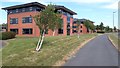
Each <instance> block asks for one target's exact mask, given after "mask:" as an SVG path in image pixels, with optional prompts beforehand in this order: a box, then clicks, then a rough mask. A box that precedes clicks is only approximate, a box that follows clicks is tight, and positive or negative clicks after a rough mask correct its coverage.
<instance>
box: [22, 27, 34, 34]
mask: <svg viewBox="0 0 120 68" xmlns="http://www.w3.org/2000/svg"><path fill="white" fill-rule="evenodd" d="M22 34H32V28H24V29H23V31H22Z"/></svg>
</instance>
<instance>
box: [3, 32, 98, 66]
mask: <svg viewBox="0 0 120 68" xmlns="http://www.w3.org/2000/svg"><path fill="white" fill-rule="evenodd" d="M96 35H97V34H84V35H80V38H79V39H78V38H77V35H74V36H56V37H45V40H44V43H43V46H42V48H41V50H40V51H39V52H36V51H35V47H36V44H37V41H38V38H25V37H17V38H15V39H12V40H9V44H8V45H6V46H5V47H4V48H3V49H2V59H3V60H2V62H3V66H52V65H54V64H55V63H56V62H57V61H59V60H62V58H63V57H64V56H65V55H67V54H68V53H69V52H70V51H72V50H74V49H76V48H77V47H78V46H80V44H81V43H83V42H84V41H85V40H87V39H90V38H92V37H94V36H96Z"/></svg>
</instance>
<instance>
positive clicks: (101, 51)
mask: <svg viewBox="0 0 120 68" xmlns="http://www.w3.org/2000/svg"><path fill="white" fill-rule="evenodd" d="M63 66H118V51H117V49H116V48H115V47H114V46H113V45H112V44H111V42H110V41H109V40H108V37H107V35H101V36H98V37H96V38H95V39H93V40H91V41H90V42H89V43H87V44H86V45H85V46H84V47H83V48H81V49H80V50H79V51H78V52H77V54H75V55H74V56H72V57H71V58H70V59H69V60H68V61H67V62H66V63H65V64H64V65H63Z"/></svg>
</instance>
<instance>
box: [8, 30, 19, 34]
mask: <svg viewBox="0 0 120 68" xmlns="http://www.w3.org/2000/svg"><path fill="white" fill-rule="evenodd" d="M10 31H11V32H15V33H16V34H18V29H10Z"/></svg>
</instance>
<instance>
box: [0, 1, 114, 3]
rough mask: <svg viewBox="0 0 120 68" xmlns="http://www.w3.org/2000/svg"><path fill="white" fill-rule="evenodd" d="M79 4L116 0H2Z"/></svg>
mask: <svg viewBox="0 0 120 68" xmlns="http://www.w3.org/2000/svg"><path fill="white" fill-rule="evenodd" d="M35 1H36V2H77V3H78V2H79V3H104V2H113V1H116V0H2V2H35Z"/></svg>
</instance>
